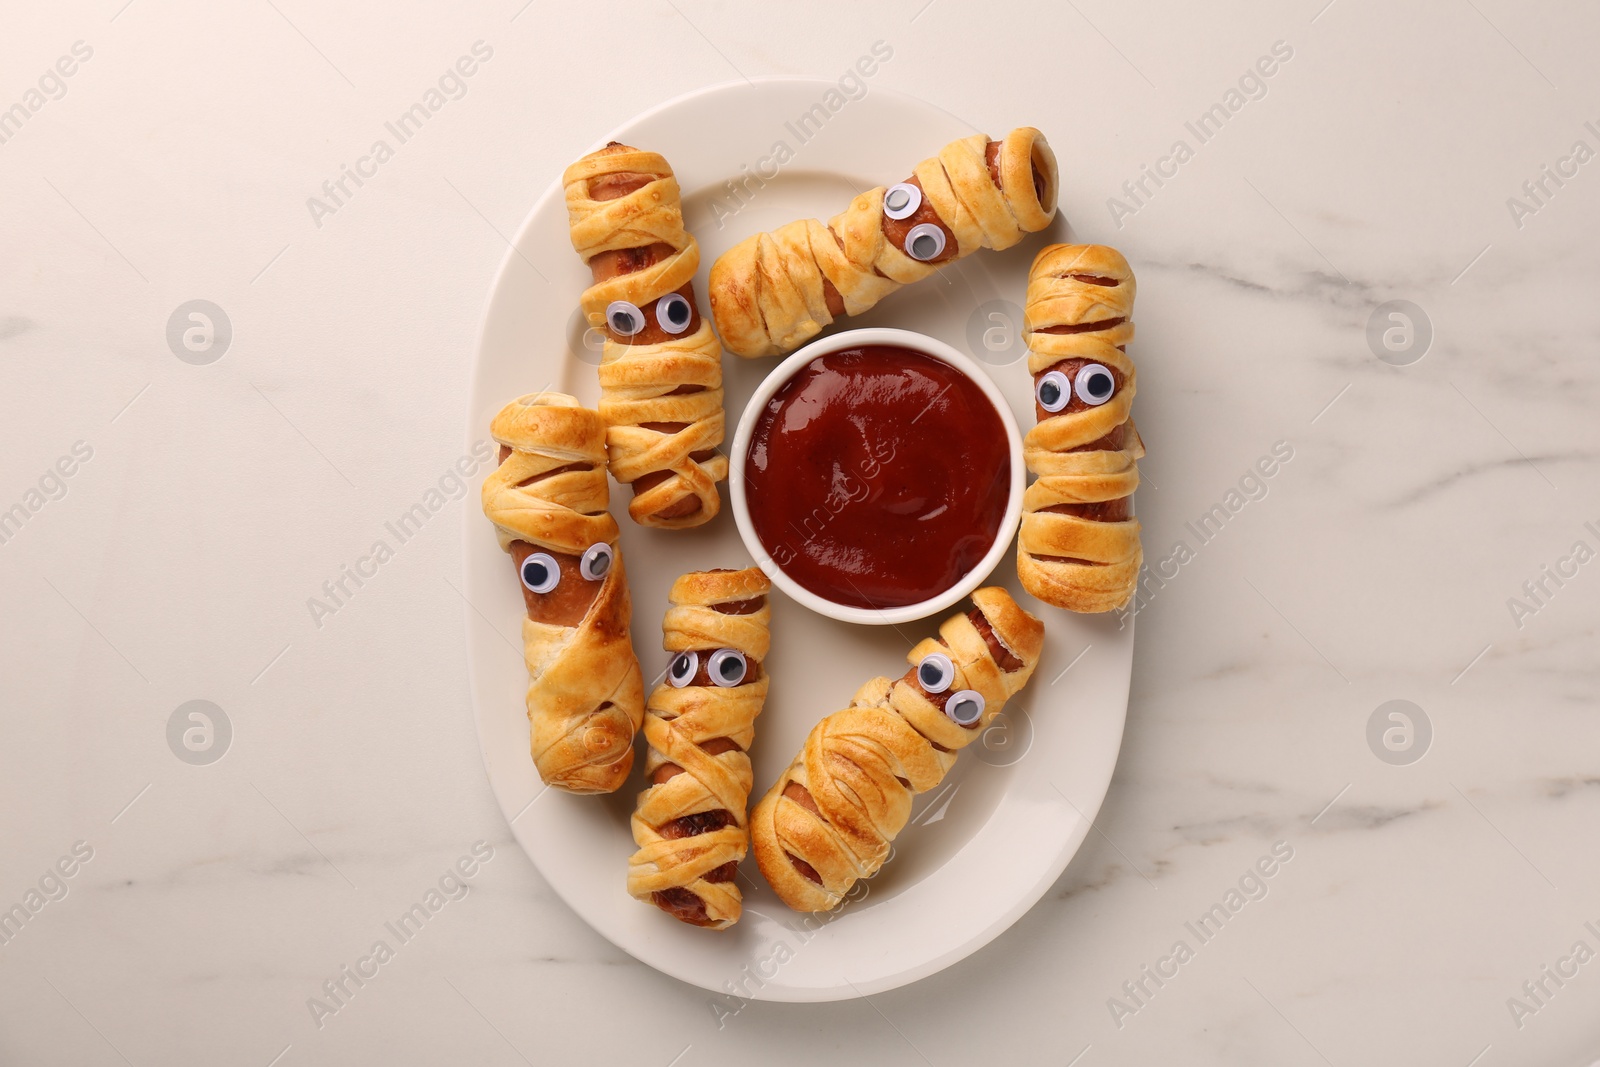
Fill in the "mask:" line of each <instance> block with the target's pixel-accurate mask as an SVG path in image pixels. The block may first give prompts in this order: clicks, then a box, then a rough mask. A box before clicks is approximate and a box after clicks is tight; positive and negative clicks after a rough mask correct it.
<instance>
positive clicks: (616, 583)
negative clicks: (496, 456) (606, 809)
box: [483, 393, 644, 793]
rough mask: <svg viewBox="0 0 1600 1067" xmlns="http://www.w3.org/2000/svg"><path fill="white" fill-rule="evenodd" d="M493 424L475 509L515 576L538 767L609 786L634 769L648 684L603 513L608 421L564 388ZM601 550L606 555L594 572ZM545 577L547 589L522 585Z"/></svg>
mask: <svg viewBox="0 0 1600 1067" xmlns="http://www.w3.org/2000/svg"><path fill="white" fill-rule="evenodd" d="M489 432H490V434H491V436H493V437H494V439H495V440H496V441H497V442H499V444H500V457H501V459H500V466H499V467H498V468H496V469H495V470H494V471H492V472H491V473H490V474H489V477H488V478H486V479H485V480H484V483H483V513H484V514H485V515H486V516H488V518H489V521H491V522H493V523H494V525H495V533H496V534H497V535H498V536H499V539H500V547H501V548H502V549H504V550H505V551H507V552H509V553H511V554H512V557H513V558H514V559H515V560H516V562H517V569H518V574H519V576H520V577H521V578H522V585H523V599H524V602H525V604H526V607H527V614H526V616H525V617H524V618H523V620H522V644H523V656H524V659H525V660H526V663H527V667H528V676H529V684H528V695H527V706H528V723H529V726H530V727H531V739H532V751H533V761H534V764H535V765H536V766H537V767H538V769H539V777H540V778H542V779H543V780H544V781H545V782H547V783H549V784H550V785H552V786H555V787H557V788H559V789H565V790H568V791H570V792H573V793H609V792H612V791H613V790H615V789H616V788H617V787H618V786H620V785H622V783H623V781H624V780H626V779H627V777H628V771H629V769H630V768H631V767H632V766H633V735H634V733H635V732H636V731H637V730H638V729H639V722H640V720H641V719H642V718H643V717H644V682H643V680H642V679H641V677H640V675H639V661H638V660H637V659H636V658H635V657H634V654H633V645H632V644H631V642H630V640H629V635H628V620H629V615H630V613H631V610H632V609H631V605H630V602H629V599H628V584H627V577H626V575H625V574H624V572H623V567H622V550H621V548H620V547H619V546H618V545H617V533H618V530H617V522H616V520H615V519H613V518H612V517H611V515H610V513H609V512H607V511H606V503H607V496H608V489H607V483H606V467H605V461H606V456H605V426H604V424H603V423H602V422H601V421H600V416H599V415H598V414H597V413H595V412H593V411H590V410H588V409H587V408H583V407H580V406H578V402H577V401H576V400H575V399H573V398H572V397H570V396H567V395H565V394H563V393H531V394H529V395H527V396H523V397H519V398H518V399H516V400H514V401H512V402H511V403H509V404H507V405H506V406H505V407H503V408H501V409H500V413H499V414H498V415H496V416H495V417H494V421H493V422H492V423H490V427H489ZM601 557H607V558H608V559H609V563H608V564H607V565H606V566H605V569H604V573H603V575H602V576H599V577H598V579H596V578H592V577H590V575H593V574H595V573H596V571H597V569H598V564H597V563H596V561H597V560H598V559H600V558H601ZM585 568H587V573H585ZM552 574H554V577H555V583H554V586H553V588H551V589H549V590H547V591H545V592H536V591H535V590H534V589H533V588H532V587H531V586H530V584H529V579H530V577H534V578H535V579H538V578H542V579H544V582H543V583H540V584H548V583H549V580H550V578H551V577H552Z"/></svg>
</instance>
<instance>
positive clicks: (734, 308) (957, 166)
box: [710, 126, 1057, 357]
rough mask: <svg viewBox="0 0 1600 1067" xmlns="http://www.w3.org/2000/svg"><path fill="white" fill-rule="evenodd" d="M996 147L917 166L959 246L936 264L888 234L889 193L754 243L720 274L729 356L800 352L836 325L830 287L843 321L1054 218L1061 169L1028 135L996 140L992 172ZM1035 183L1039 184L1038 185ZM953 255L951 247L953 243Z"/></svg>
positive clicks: (715, 268)
mask: <svg viewBox="0 0 1600 1067" xmlns="http://www.w3.org/2000/svg"><path fill="white" fill-rule="evenodd" d="M991 143H992V142H990V140H989V138H988V137H986V136H984V135H983V134H974V135H973V136H971V137H963V138H961V139H960V140H958V141H952V142H951V143H950V144H947V145H945V147H944V148H943V149H941V150H940V151H939V154H938V155H937V156H935V157H933V158H931V159H926V160H923V161H922V162H921V163H919V164H918V165H917V167H916V170H915V173H914V178H915V180H916V183H917V184H918V185H920V187H921V189H922V195H923V197H924V204H926V205H929V206H931V208H932V209H933V211H934V213H935V214H936V216H937V219H938V221H939V224H940V225H941V226H942V228H943V229H944V230H945V231H946V233H947V234H949V235H951V236H952V237H953V238H954V241H955V249H954V250H953V251H947V252H946V253H945V254H942V255H941V256H939V257H937V258H936V259H935V260H933V261H919V260H917V259H913V258H912V257H911V256H909V255H907V254H906V253H905V252H904V251H902V249H901V247H900V246H899V245H898V244H896V242H895V241H894V240H891V239H890V237H889V235H888V234H887V233H886V224H887V223H888V222H889V221H890V220H888V219H887V216H885V215H884V208H883V197H884V193H885V192H886V187H883V186H880V187H878V188H876V189H869V190H867V191H866V192H864V193H862V194H861V195H860V196H857V197H856V198H855V199H854V200H853V201H851V203H850V206H849V207H848V208H846V209H845V210H844V212H843V213H841V214H839V215H836V216H834V217H833V218H832V219H831V220H829V222H828V224H827V225H826V226H824V225H823V224H822V223H821V222H818V221H817V220H815V219H803V220H801V221H798V222H791V223H789V224H788V225H786V226H781V227H779V228H778V229H776V230H774V231H772V232H771V233H758V234H756V235H754V236H752V237H749V238H746V239H745V240H744V241H741V242H740V243H739V244H737V245H735V246H734V247H733V248H731V249H729V250H728V251H727V252H725V253H723V254H722V255H721V256H719V257H718V258H717V261H716V262H715V263H713V264H712V265H711V284H710V298H711V313H712V316H713V317H714V318H715V319H716V322H717V332H718V333H720V334H721V335H722V342H723V344H725V345H727V347H728V351H730V352H733V353H735V354H737V355H740V356H745V357H755V356H771V355H778V354H781V353H784V352H791V351H793V350H794V349H796V348H798V347H799V346H800V345H802V344H804V343H805V342H806V341H808V340H810V339H811V338H812V337H814V336H816V334H817V333H819V332H820V331H821V330H822V329H823V328H825V327H826V326H828V325H829V324H830V323H832V322H833V320H834V312H833V311H832V310H830V308H829V306H828V305H829V300H828V295H829V294H828V292H827V288H828V287H829V286H831V287H832V289H833V290H835V292H836V296H837V299H838V300H839V301H840V302H841V303H842V306H843V308H844V312H845V314H848V315H859V314H860V313H861V312H863V311H865V310H867V309H868V308H870V307H872V306H873V305H875V304H876V303H878V301H880V300H882V299H883V298H884V297H885V296H887V295H889V294H890V293H892V292H893V291H894V290H896V289H898V288H899V287H900V286H902V285H905V284H908V283H910V282H914V281H918V280H920V279H922V278H925V277H927V276H928V275H929V274H932V273H933V272H934V271H935V270H937V269H938V267H939V266H940V265H941V264H943V263H946V262H949V261H950V260H952V259H959V258H960V257H962V256H966V255H970V254H971V253H972V252H975V251H977V250H978V249H979V248H996V249H999V248H1009V247H1011V246H1012V245H1014V244H1016V243H1017V242H1018V241H1020V240H1021V239H1022V237H1023V235H1024V234H1025V233H1031V232H1035V231H1038V230H1042V229H1044V228H1045V227H1046V226H1047V225H1049V223H1050V220H1051V219H1052V218H1054V217H1055V207H1056V203H1055V201H1056V188H1057V174H1056V160H1055V154H1054V153H1053V152H1051V150H1050V146H1049V145H1048V144H1047V143H1046V142H1045V139H1044V135H1043V134H1041V133H1040V132H1039V131H1038V130H1036V129H1034V128H1032V127H1031V126H1025V127H1022V128H1019V129H1016V130H1012V131H1011V132H1010V133H1009V134H1007V135H1006V136H1005V138H1004V139H1002V140H1001V141H1000V142H999V145H1000V148H999V153H998V166H997V168H996V169H995V171H991V169H990V167H989V163H988V156H989V153H990V145H991ZM1036 176H1037V177H1038V179H1039V180H1038V181H1037V182H1036V181H1035V177H1036ZM947 248H948V246H947Z"/></svg>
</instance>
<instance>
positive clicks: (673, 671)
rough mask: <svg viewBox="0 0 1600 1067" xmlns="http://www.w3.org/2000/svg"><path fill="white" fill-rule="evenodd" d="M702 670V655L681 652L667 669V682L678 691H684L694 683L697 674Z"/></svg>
mask: <svg viewBox="0 0 1600 1067" xmlns="http://www.w3.org/2000/svg"><path fill="white" fill-rule="evenodd" d="M699 669H700V653H698V652H679V653H678V654H677V655H676V656H674V657H673V658H672V665H671V666H670V667H668V668H667V681H668V682H670V683H672V685H673V687H674V688H676V689H682V688H683V687H684V686H686V685H688V684H689V683H690V682H692V681H694V676H695V672H696V671H698V670H699Z"/></svg>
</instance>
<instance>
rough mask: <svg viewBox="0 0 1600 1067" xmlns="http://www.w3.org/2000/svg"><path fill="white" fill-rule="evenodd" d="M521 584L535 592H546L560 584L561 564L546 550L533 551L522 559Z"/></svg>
mask: <svg viewBox="0 0 1600 1067" xmlns="http://www.w3.org/2000/svg"><path fill="white" fill-rule="evenodd" d="M522 584H523V585H525V586H527V587H528V589H529V590H530V591H532V592H535V593H548V592H550V591H552V590H553V589H555V587H556V586H558V585H560V584H561V564H559V563H557V562H556V558H555V557H554V556H552V555H551V554H550V553H548V552H535V553H533V554H532V555H530V556H529V557H528V558H527V559H525V560H523V561H522Z"/></svg>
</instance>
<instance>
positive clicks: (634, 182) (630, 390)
mask: <svg viewBox="0 0 1600 1067" xmlns="http://www.w3.org/2000/svg"><path fill="white" fill-rule="evenodd" d="M562 182H563V184H564V185H565V187H566V198H567V219H568V224H569V227H570V231H571V236H572V247H573V248H574V249H576V250H577V252H578V254H579V255H580V256H582V257H583V261H584V262H585V263H587V264H588V265H589V267H590V269H591V271H592V272H593V276H594V284H593V285H591V286H590V287H589V288H588V289H587V290H586V291H585V292H584V294H583V297H582V306H583V312H584V316H585V317H586V318H587V319H588V322H589V325H590V326H592V327H595V328H598V329H600V330H601V331H602V332H603V333H604V335H605V341H604V344H603V347H602V350H601V358H600V416H601V418H603V419H604V420H605V423H606V450H607V452H608V453H609V454H610V463H611V474H612V476H613V477H615V478H616V479H617V481H619V482H622V483H624V484H627V485H631V486H632V487H633V492H634V496H633V499H632V500H631V501H630V502H629V503H628V514H629V516H631V517H632V518H633V520H634V521H635V522H637V523H639V524H640V525H642V526H654V527H658V528H665V529H681V528H684V527H690V526H699V525H700V524H701V523H704V522H707V521H709V520H710V519H712V518H713V517H714V516H715V515H716V514H717V512H718V511H719V510H720V509H721V506H722V501H721V498H720V496H719V495H718V493H717V483H718V482H720V481H722V480H723V479H725V478H726V477H727V476H728V458H727V456H725V455H722V454H721V453H720V452H718V451H717V446H719V445H720V444H722V437H723V430H724V419H725V416H724V413H723V408H722V345H721V344H720V343H719V342H718V341H717V338H716V335H715V334H713V333H712V332H711V324H710V323H709V322H707V321H706V320H705V319H703V318H702V317H701V316H700V311H699V308H698V307H697V306H696V303H695V296H694V282H693V279H694V274H695V271H696V270H697V269H698V268H699V265H700V246H699V244H698V243H696V241H695V239H694V237H693V236H692V235H691V234H690V233H689V232H688V231H687V230H685V229H684V228H683V208H682V203H681V199H680V194H679V190H678V182H677V179H676V178H674V177H673V174H672V168H671V167H669V166H668V165H667V161H666V160H665V159H663V158H662V157H661V156H660V155H658V154H656V153H655V152H642V151H640V150H638V149H636V148H630V147H628V146H627V145H623V144H618V143H616V142H612V143H611V144H609V145H607V146H605V147H604V148H601V149H599V150H598V151H595V152H591V153H589V154H588V155H586V156H584V157H583V158H582V159H580V160H578V161H577V162H576V163H574V164H572V166H570V167H568V168H567V170H566V174H565V175H564V176H563V178H562ZM623 305H626V306H625V307H624V306H623ZM619 314H620V316H621V317H620V318H619Z"/></svg>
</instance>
